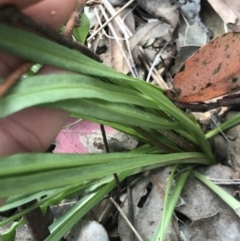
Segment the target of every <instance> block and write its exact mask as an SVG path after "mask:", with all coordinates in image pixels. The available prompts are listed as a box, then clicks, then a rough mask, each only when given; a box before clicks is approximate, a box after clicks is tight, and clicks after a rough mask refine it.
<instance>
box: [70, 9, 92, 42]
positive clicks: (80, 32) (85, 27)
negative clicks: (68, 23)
mask: <svg viewBox="0 0 240 241" xmlns="http://www.w3.org/2000/svg"><path fill="white" fill-rule="evenodd" d="M80 21H81V26H80V27H77V28H74V30H73V36H74V37H75V38H76V40H77V41H78V42H80V43H82V44H84V42H85V40H86V38H87V35H88V32H89V28H90V21H89V19H88V17H87V15H86V14H85V13H82V15H81V20H80Z"/></svg>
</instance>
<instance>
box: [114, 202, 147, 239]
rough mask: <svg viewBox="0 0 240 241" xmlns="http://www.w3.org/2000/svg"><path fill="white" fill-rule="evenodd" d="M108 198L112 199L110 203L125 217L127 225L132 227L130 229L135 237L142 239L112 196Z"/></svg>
mask: <svg viewBox="0 0 240 241" xmlns="http://www.w3.org/2000/svg"><path fill="white" fill-rule="evenodd" d="M110 200H111V201H112V203H113V204H114V206H115V207H116V208H117V210H118V211H119V213H120V214H121V215H122V217H123V218H124V219H125V221H126V222H127V224H128V225H129V227H130V228H131V229H132V231H133V232H134V233H135V235H136V237H137V238H138V240H139V241H143V239H142V238H141V236H140V235H139V233H138V232H137V230H136V229H135V228H134V227H133V225H132V224H131V223H130V221H129V220H128V218H127V217H126V215H125V214H124V213H123V211H122V209H121V208H120V207H119V205H118V204H117V203H116V202H115V201H114V200H113V198H111V197H110Z"/></svg>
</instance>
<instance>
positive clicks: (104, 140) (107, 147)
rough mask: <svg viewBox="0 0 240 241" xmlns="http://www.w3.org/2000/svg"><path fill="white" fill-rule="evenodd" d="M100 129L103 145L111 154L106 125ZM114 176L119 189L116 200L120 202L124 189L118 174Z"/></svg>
mask: <svg viewBox="0 0 240 241" xmlns="http://www.w3.org/2000/svg"><path fill="white" fill-rule="evenodd" d="M100 129H101V133H102V137H103V143H104V146H105V150H106V152H107V153H110V150H109V145H108V141H107V136H106V132H105V128H104V125H102V124H100ZM113 176H114V179H115V182H116V186H117V189H118V190H117V194H116V200H117V201H118V200H119V197H120V195H121V191H122V189H121V185H120V182H119V179H118V175H117V173H113Z"/></svg>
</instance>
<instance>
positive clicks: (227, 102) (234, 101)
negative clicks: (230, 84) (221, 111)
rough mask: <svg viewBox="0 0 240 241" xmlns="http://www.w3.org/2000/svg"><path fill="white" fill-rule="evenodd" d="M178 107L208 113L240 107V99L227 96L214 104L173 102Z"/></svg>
mask: <svg viewBox="0 0 240 241" xmlns="http://www.w3.org/2000/svg"><path fill="white" fill-rule="evenodd" d="M172 102H173V103H174V104H175V105H176V106H177V107H179V108H181V109H189V110H191V111H193V112H206V111H209V110H212V109H216V108H219V107H227V106H239V104H240V97H239V96H236V97H235V96H234V95H233V96H227V97H225V98H222V99H219V100H217V101H216V102H214V103H203V102H199V103H195V104H192V103H183V102H178V101H174V100H173V101H172Z"/></svg>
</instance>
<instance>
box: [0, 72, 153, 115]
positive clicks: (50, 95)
mask: <svg viewBox="0 0 240 241" xmlns="http://www.w3.org/2000/svg"><path fill="white" fill-rule="evenodd" d="M82 98H87V99H96V100H95V101H96V102H97V99H100V100H105V101H111V102H112V103H124V104H131V105H134V104H135V105H139V106H143V107H149V108H157V106H156V105H155V104H154V102H153V101H151V100H150V99H149V98H147V97H145V96H144V95H142V94H140V93H138V92H136V91H134V90H130V89H128V88H125V87H120V86H116V85H112V84H106V83H104V82H102V81H100V80H98V79H96V78H93V77H90V76H87V75H81V74H63V73H61V74H50V75H39V76H33V77H29V78H25V79H23V80H22V81H20V83H18V84H17V85H16V86H15V87H13V88H12V89H11V91H10V92H9V93H8V94H7V95H6V96H4V97H3V98H2V99H1V100H0V108H1V112H0V117H5V116H6V115H9V114H12V113H13V112H16V111H19V110H21V109H23V108H26V107H30V106H33V105H39V104H45V103H49V102H56V101H61V100H68V99H82ZM29 100H31V101H29Z"/></svg>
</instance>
